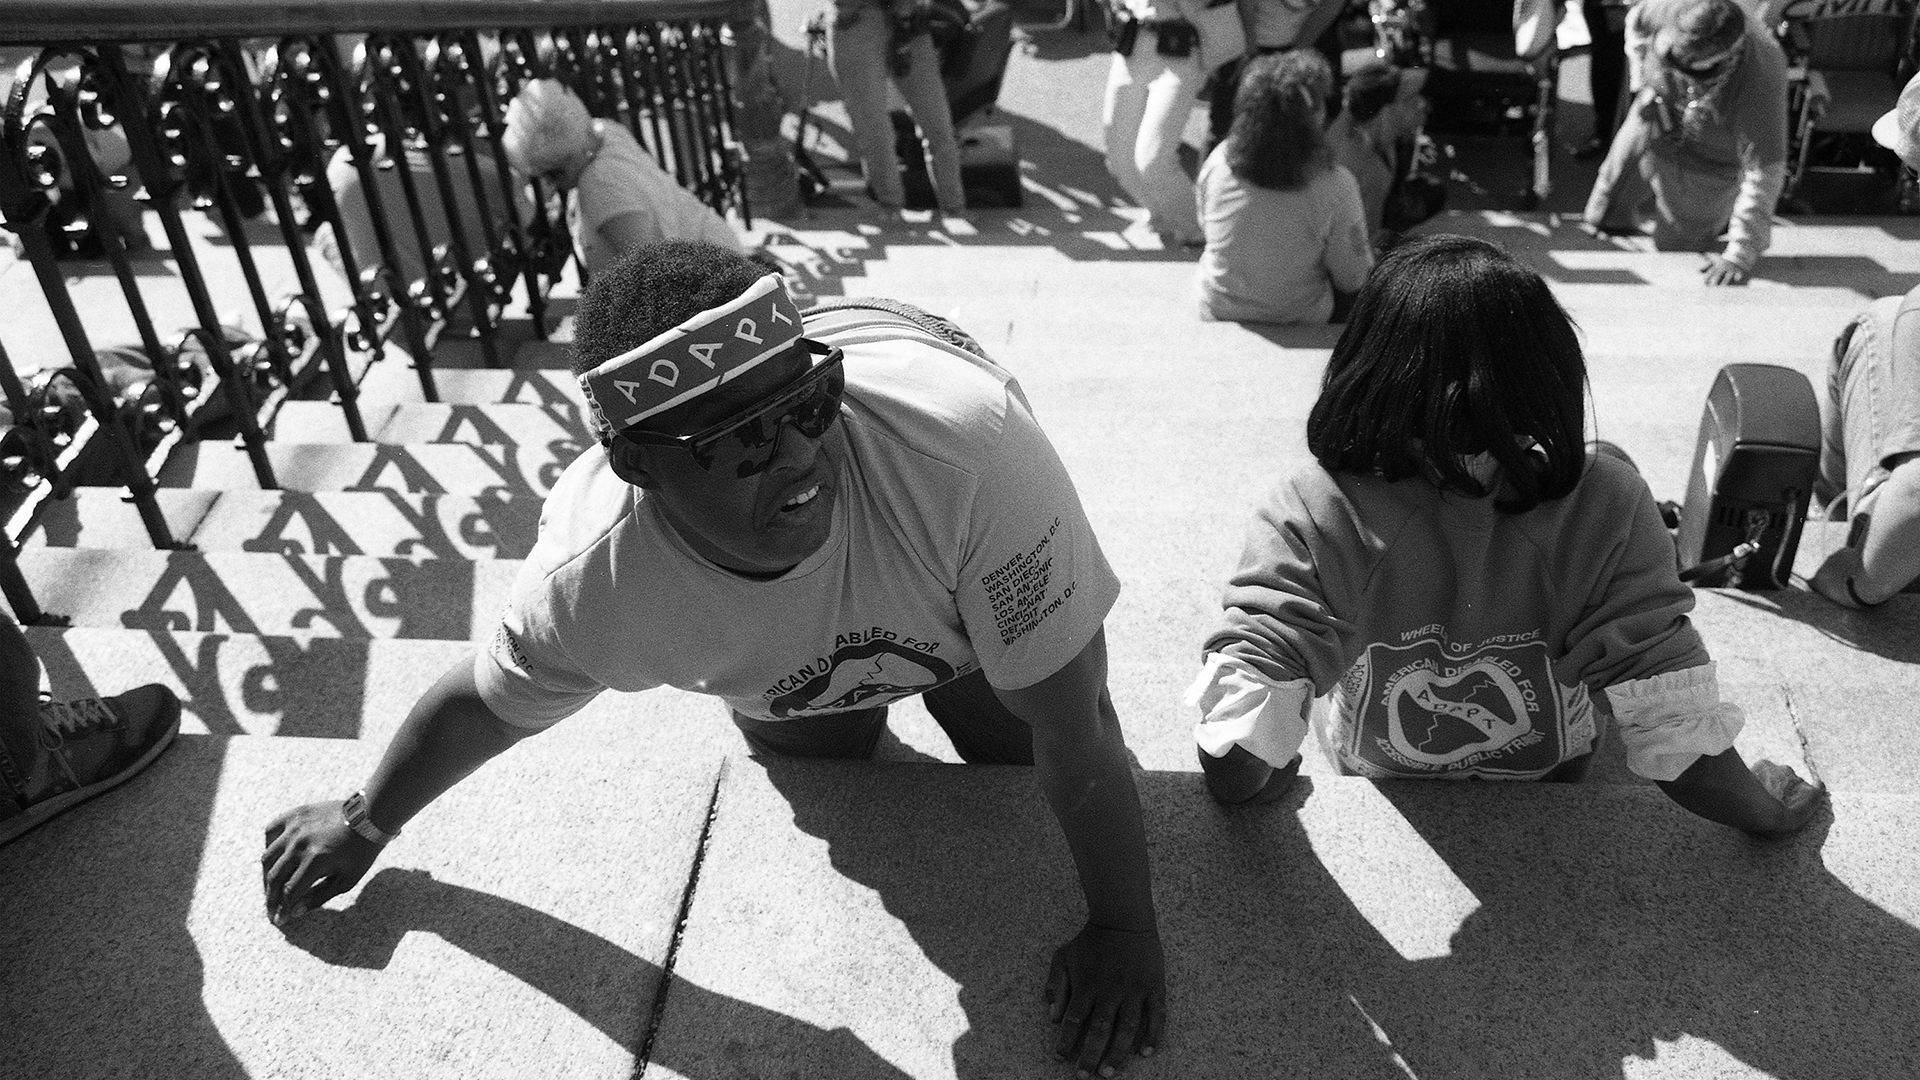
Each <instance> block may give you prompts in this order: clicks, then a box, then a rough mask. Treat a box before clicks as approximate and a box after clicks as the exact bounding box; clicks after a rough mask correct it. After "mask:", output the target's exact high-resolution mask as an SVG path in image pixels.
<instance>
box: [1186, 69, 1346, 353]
mask: <svg viewBox="0 0 1920 1080" xmlns="http://www.w3.org/2000/svg"><path fill="white" fill-rule="evenodd" d="M1332 92H1333V70H1332V69H1331V68H1329V67H1328V66H1327V62H1326V60H1325V59H1323V58H1322V57H1321V56H1320V54H1319V53H1316V52H1313V51H1311V50H1306V49H1295V50H1293V51H1291V52H1283V53H1276V54H1273V55H1270V56H1261V57H1256V58H1255V59H1254V60H1252V61H1251V62H1250V63H1248V64H1247V69H1246V74H1245V76H1244V77H1243V78H1242V80H1241V82H1240V89H1239V92H1238V93H1237V94H1236V95H1235V96H1234V115H1233V126H1232V127H1231V128H1230V129H1229V130H1228V132H1227V137H1226V139H1225V140H1224V141H1223V142H1221V144H1220V145H1219V146H1216V147H1214V149H1213V153H1211V154H1209V155H1207V160H1206V162H1205V163H1204V164H1202V165H1201V166H1200V176H1199V179H1198V181H1197V182H1196V185H1195V188H1194V193H1195V199H1196V201H1197V202H1198V205H1199V212H1200V227H1201V229H1202V231H1203V232H1205V233H1206V238H1207V245H1206V249H1205V250H1203V251H1202V252H1201V253H1200V270H1199V289H1200V317H1201V318H1203V319H1231V320H1237V321H1242V322H1267V323H1324V322H1326V321H1327V320H1328V319H1329V318H1331V317H1332V315H1333V311H1334V307H1335V303H1334V299H1335V293H1336V292H1337V293H1352V292H1353V291H1354V290H1356V289H1358V288H1359V287H1360V283H1361V282H1362V281H1364V280H1366V276H1367V269H1368V267H1370V266H1372V265H1373V252H1372V249H1371V248H1369V247H1368V244H1367V224H1366V214H1365V212H1364V211H1363V210H1362V209H1361V206H1360V187H1359V185H1358V184H1357V183H1355V181H1354V178H1353V174H1352V173H1350V172H1348V171H1347V170H1346V168H1345V167H1344V166H1341V165H1337V164H1335V163H1334V161H1333V154H1332V152H1331V151H1330V150H1329V149H1328V147H1327V135H1326V115H1327V98H1328V95H1330V94H1331V93H1332Z"/></svg>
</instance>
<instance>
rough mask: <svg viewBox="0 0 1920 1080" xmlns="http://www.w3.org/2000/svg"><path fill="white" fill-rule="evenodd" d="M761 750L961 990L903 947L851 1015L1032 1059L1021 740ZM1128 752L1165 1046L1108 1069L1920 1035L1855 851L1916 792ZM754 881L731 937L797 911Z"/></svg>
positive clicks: (1035, 959)
mask: <svg viewBox="0 0 1920 1080" xmlns="http://www.w3.org/2000/svg"><path fill="white" fill-rule="evenodd" d="M762 764H763V765H764V767H765V770H766V777H767V779H768V780H769V781H770V782H771V784H772V786H773V787H774V788H776V789H777V790H778V792H779V794H780V795H781V796H784V798H785V801H786V803H787V805H788V806H789V807H790V808H791V810H792V813H793V820H794V823H795V825H796V826H797V827H798V828H799V830H800V831H801V832H803V833H806V834H808V835H809V836H812V837H817V838H819V839H821V840H824V841H825V842H826V845H827V853H826V854H827V858H828V859H829V861H830V862H831V866H832V870H833V871H835V872H836V873H838V874H839V875H843V876H844V877H845V878H847V879H849V880H851V881H852V882H854V883H857V884H858V885H859V886H864V887H865V888H867V889H871V890H873V892H874V893H875V894H877V897H878V899H879V901H880V902H881V903H882V904H883V905H884V907H885V911H886V913H887V915H889V916H891V917H893V918H895V919H897V920H899V923H900V926H901V928H903V929H904V930H905V932H906V933H907V934H908V935H909V936H910V938H911V942H912V946H913V947H914V948H917V949H918V950H919V951H920V952H921V953H922V954H924V961H925V962H926V963H928V964H930V965H932V966H933V967H934V968H937V969H938V973H939V976H944V977H945V978H946V979H950V980H952V982H953V984H955V987H954V989H955V992H956V994H957V1000H958V1004H959V1008H960V1010H961V1012H962V1013H963V1014H964V1026H961V1025H959V1024H952V1025H948V1026H944V1027H941V1026H937V1025H935V1024H932V1023H929V1022H928V1021H927V1019H926V1016H925V1006H924V1005H921V1004H919V1003H918V1002H919V1001H920V1000H921V999H922V997H923V994H922V991H921V990H920V989H919V986H920V985H921V984H924V983H928V982H933V983H940V982H941V979H940V978H939V977H938V976H933V977H931V978H930V977H929V976H928V975H927V974H926V973H920V974H915V975H913V976H912V978H911V979H910V980H908V981H906V982H903V983H902V984H901V985H900V987H899V988H898V989H896V990H895V992H893V993H892V994H890V995H887V996H885V997H875V998H873V999H872V1000H873V1001H883V1002H884V1005H885V1008H884V1012H883V1014H882V1015H881V1016H878V1017H875V1016H869V1017H867V1018H866V1019H867V1022H869V1023H875V1024H882V1025H885V1026H884V1030H886V1031H889V1032H891V1031H893V1030H895V1029H916V1030H917V1031H918V1032H919V1033H920V1035H919V1037H922V1038H936V1037H937V1038H939V1039H941V1040H943V1042H942V1045H941V1046H939V1047H937V1048H935V1049H934V1050H933V1051H927V1048H926V1047H924V1046H923V1047H921V1048H920V1049H921V1050H922V1051H927V1052H941V1051H945V1050H946V1049H947V1047H946V1045H945V1043H944V1040H946V1039H948V1038H949V1037H950V1038H951V1071H950V1074H951V1075H953V1076H956V1077H959V1078H961V1080H973V1078H979V1077H987V1076H1001V1075H1008V1074H1010V1073H1016V1074H1022V1075H1047V1073H1045V1072H1044V1071H1043V1070H1045V1069H1047V1068H1049V1067H1050V1065H1049V1063H1050V1062H1051V1049H1052V1039H1053V1029H1052V1028H1051V1027H1050V1026H1049V1025H1048V1023H1047V1021H1046V1018H1045V1015H1044V1012H1043V1009H1042V1005H1041V1001H1040V997H1041V993H1040V991H1041V986H1042V981H1043V979H1044V977H1045V974H1046V971H1047V962H1048V958H1049V956H1050V954H1051V952H1052V949H1053V948H1054V947H1055V946H1057V945H1058V944H1059V943H1060V942H1061V941H1063V940H1065V939H1066V937H1068V936H1069V935H1070V934H1072V933H1073V932H1074V931H1075V930H1077V929H1078V922H1079V919H1080V918H1081V912H1082V911H1083V910H1084V909H1083V908H1082V907H1081V906H1080V899H1079V895H1078V889H1077V887H1076V885H1075V883H1074V879H1073V875H1072V864H1071V862H1070V860H1069V858H1068V855H1067V852H1066V850H1065V845H1064V842H1063V841H1062V840H1061V839H1060V837H1059V831H1058V827H1057V825H1055V824H1054V823H1053V821H1052V820H1051V815H1050V814H1049V813H1048V812H1047V810H1046V808H1045V805H1044V803H1043V802H1042V801H1041V800H1040V799H1038V798H1037V797H1036V796H1035V795H1034V794H1033V792H1032V778H1031V775H1030V770H1026V769H1018V768H1004V767H1001V768H994V767H955V766H949V765H934V766H913V765H907V766H894V767H887V768H881V769H875V768H874V767H872V766H860V765H848V764H844V763H821V762H798V761H784V760H769V761H765V762H763V763H762ZM853 770H859V771H858V772H855V771H853ZM1137 782H1138V784H1139V788H1140V792H1141V800H1142V803H1143V806H1144V808H1145V810H1146V817H1147V823H1148V840H1149V845H1150V853H1151V856H1152V859H1153V862H1154V871H1155V892H1156V897H1157V902H1158V905H1159V910H1160V925H1161V933H1162V938H1163V941H1164V943H1165V946H1166V954H1167V959H1168V987H1169V1022H1168V1032H1167V1037H1166V1040H1165V1042H1164V1043H1163V1044H1162V1047H1161V1050H1162V1052H1161V1054H1160V1055H1159V1056H1157V1057H1156V1058H1155V1059H1153V1060H1152V1061H1144V1062H1143V1061H1138V1060H1136V1061H1133V1062H1132V1063H1130V1064H1129V1066H1128V1075H1137V1076H1142V1077H1146V1076H1179V1077H1181V1078H1182V1080H1189V1078H1193V1080H1211V1078H1215V1077H1217V1078H1220V1080H1227V1078H1235V1080H1238V1078H1242V1077H1245V1076H1262V1077H1269V1076H1271V1077H1293V1076H1297V1077H1303V1078H1304V1077H1320V1076H1343V1077H1380V1078H1383V1080H1385V1078H1396V1080H1403V1078H1404V1077H1406V1076H1409V1075H1413V1076H1418V1077H1420V1078H1422V1080H1436V1078H1440V1080H1445V1078H1451V1077H1460V1078H1469V1077H1471V1078H1479V1077H1487V1076H1541V1077H1554V1078H1556V1080H1587V1078H1594V1080H1620V1078H1623V1077H1625V1076H1627V1075H1629V1074H1630V1073H1631V1072H1633V1070H1632V1069H1631V1068H1630V1064H1629V1059H1639V1060H1645V1059H1653V1058H1658V1059H1660V1066H1659V1067H1660V1069H1661V1072H1662V1074H1663V1075H1673V1074H1686V1075H1706V1074H1709V1073H1712V1072H1713V1071H1714V1070H1715V1069H1716V1068H1718V1069H1722V1070H1724V1069H1725V1068H1727V1067H1736V1068H1737V1067H1741V1066H1735V1065H1734V1064H1733V1062H1732V1061H1730V1060H1729V1058H1731V1059H1737V1061H1738V1062H1740V1063H1745V1067H1751V1068H1752V1069H1754V1070H1756V1071H1759V1070H1764V1071H1766V1072H1767V1073H1768V1074H1770V1075H1774V1076H1778V1077H1782V1078H1798V1077H1833V1076H1873V1077H1878V1076H1891V1075H1908V1074H1910V1073H1911V1072H1912V1071H1913V1069H1912V1066H1913V1064H1914V1063H1916V1062H1920V1033H1916V1031H1915V1029H1914V1028H1913V1025H1912V1024H1911V1023H1909V1022H1908V1019H1907V1018H1906V1016H1905V1011H1906V1010H1907V1009H1909V1008H1910V1004H1911V1002H1912V1001H1913V1000H1915V998H1916V991H1920V933H1916V931H1915V929H1914V928H1913V926H1911V925H1909V922H1908V921H1903V919H1905V920H1911V919H1912V918H1914V917H1915V916H1914V914H1913V913H1912V912H1903V913H1896V912H1895V911H1889V910H1887V909H1886V908H1885V907H1883V906H1881V904H1880V903H1877V902H1876V901H1875V900H1874V899H1872V898H1871V896H1881V897H1882V898H1883V899H1890V901H1891V902H1893V903H1895V904H1896V905H1897V903H1898V902H1899V901H1898V897H1899V894H1898V893H1897V891H1888V887H1887V886H1886V885H1884V883H1885V882H1886V881H1888V879H1889V877H1890V875H1889V874H1888V873H1887V872H1886V870H1885V869H1883V868H1876V867H1875V865H1874V864H1873V863H1872V861H1871V859H1872V858H1873V857H1874V853H1879V852H1885V851H1889V850H1898V849H1899V847H1900V845H1901V844H1902V843H1904V842H1905V841H1903V840H1902V839H1901V837H1902V835H1903V833H1902V830H1903V829H1910V828H1911V827H1912V822H1911V821H1906V820H1904V819H1903V818H1901V817H1900V815H1901V814H1904V815H1905V817H1906V818H1911V816H1912V812H1911V810H1899V811H1897V812H1890V813H1889V814H1887V815H1885V820H1880V818H1879V817H1877V816H1876V815H1877V813H1878V812H1877V811H1874V810H1872V809H1871V808H1866V809H1862V808H1860V807H1858V806H1857V805H1856V806H1852V807H1849V808H1848V809H1847V815H1848V816H1847V817H1846V818H1845V819H1844V821H1843V824H1844V825H1845V829H1844V830H1841V829H1837V828H1836V830H1835V832H1836V836H1839V835H1841V834H1842V833H1843V832H1844V833H1845V834H1846V835H1845V838H1844V839H1843V840H1842V841H1841V843H1840V846H1839V847H1838V848H1837V849H1830V846H1829V845H1828V844H1827V843H1826V833H1827V830H1828V829H1829V828H1830V827H1833V825H1832V818H1831V816H1829V817H1828V818H1826V819H1825V820H1823V821H1822V822H1820V823H1819V824H1817V825H1816V826H1815V827H1813V828H1811V829H1810V830H1809V831H1807V832H1806V833H1804V834H1803V835H1801V836H1799V837H1796V838H1794V839H1792V840H1789V841H1785V842H1781V843H1758V842H1755V841H1752V840H1749V839H1748V838H1746V837H1744V836H1742V835H1740V834H1738V833H1736V832H1733V831H1732V830H1727V829H1723V828H1721V827H1720V826H1716V825H1711V824H1708V823H1706V822H1702V821H1700V820H1699V819H1697V818H1694V817H1693V816H1691V815H1689V814H1687V813H1686V812H1685V811H1682V810H1680V809H1679V808H1678V807H1676V806H1673V805H1672V804H1671V803H1669V802H1668V801H1667V800H1666V799H1665V798H1663V797H1662V796H1661V795H1660V794H1659V793H1658V792H1657V791H1655V790H1653V789H1651V788H1638V789H1623V788H1621V787H1618V786H1605V785H1592V784H1587V785H1511V786H1507V785H1492V784H1473V785H1464V784H1462V785H1443V784H1427V785H1419V784H1407V783H1399V784H1394V783H1382V784H1373V783H1370V782H1367V781H1363V780H1358V779H1348V778H1329V779H1327V780H1326V781H1324V782H1321V783H1316V782H1315V781H1314V780H1313V779H1311V778H1302V779H1301V780H1300V781H1299V782H1298V783H1297V784H1296V786H1295V789H1294V790H1293V791H1292V792H1290V793H1289V795H1288V796H1287V797H1286V798H1285V799H1283V800H1282V801H1281V802H1279V803H1276V804H1274V805H1272V806H1266V807H1244V808H1234V809H1231V810H1224V809H1222V808H1220V807H1218V806H1216V805H1214V804H1213V803H1212V802H1211V800H1210V799H1208V797H1207V795H1206V793H1205V791H1204V786H1203V783H1202V781H1201V779H1200V777H1199V776H1198V775H1197V774H1193V773H1184V772H1147V773H1141V774H1139V775H1138V777H1137ZM1463 800H1470V802H1463ZM724 813H725V808H724V806H723V817H724ZM805 848H806V845H804V844H799V845H795V844H786V845H777V846H776V848H774V849H767V848H759V849H756V850H757V851H758V852H760V854H761V860H762V861H761V862H760V863H759V864H757V866H756V870H757V872H759V873H761V874H763V875H764V876H765V880H767V881H780V880H789V881H792V880H795V879H794V878H792V877H787V878H783V877H782V874H791V873H792V869H791V867H790V866H789V861H790V860H792V859H796V858H801V859H804V858H805V857H806V856H804V854H800V855H795V854H789V852H801V851H804V849H805ZM776 852H777V853H776ZM1830 865H1832V866H1833V867H1834V868H1833V869H1830V868H1829V866H1830ZM1842 868H1845V872H1851V873H1853V874H1855V875H1858V876H1859V877H1860V879H1861V880H1866V881H1871V882H1873V883H1874V884H1872V885H1867V886H1862V888H1863V890H1864V891H1865V893H1866V894H1868V895H1863V892H1856V891H1855V888H1854V887H1853V886H1851V885H1849V884H1848V882H1847V881H1846V880H1843V879H1842V878H1841V877H1840V876H1839V874H1838V873H1837V872H1836V871H1839V870H1842ZM1891 877H1892V878H1893V880H1894V881H1896V882H1897V881H1898V880H1899V879H1898V875H1897V873H1896V874H1893V875H1891ZM808 887H809V888H811V887H812V886H808ZM1894 888H1896V889H1897V885H1896V886H1894ZM794 895H795V896H800V895H802V894H801V893H795V894H794ZM791 906H794V907H796V908H804V909H805V911H804V914H799V913H796V914H795V915H793V916H792V918H794V919H796V920H803V921H804V924H806V925H819V924H826V925H827V927H828V929H826V930H824V931H821V933H822V934H824V935H825V936H828V937H831V938H833V940H835V941H836V942H837V943H838V946H837V947H838V948H840V949H841V950H842V951H865V952H869V953H872V954H873V956H874V957H876V958H878V957H888V958H890V959H889V960H888V963H892V964H897V962H898V961H897V957H894V956H893V954H894V953H897V951H898V946H897V945H894V944H892V943H891V942H890V941H889V939H888V938H887V936H886V934H885V933H883V932H881V931H869V930H867V929H866V928H865V927H866V926H868V925H872V924H873V923H874V920H872V918H871V915H870V914H869V915H868V916H867V917H866V922H865V923H864V924H861V923H854V922H853V921H852V920H853V918H854V917H853V916H844V915H836V914H834V913H832V912H830V911H829V910H828V909H827V908H826V907H824V906H823V905H821V904H817V903H815V904H807V903H792V905H791ZM1909 906H1911V905H1909ZM756 910H757V911H759V912H761V921H762V922H764V923H765V925H764V926H760V927H755V928H752V929H747V928H744V927H741V928H739V929H738V930H736V933H737V934H740V935H743V936H744V937H745V938H746V939H749V940H743V941H740V942H736V943H735V945H734V947H735V948H748V949H752V948H755V947H758V948H778V947H780V946H781V945H782V944H783V943H785V942H787V941H789V940H792V939H793V938H794V937H795V936H796V935H797V934H798V933H800V932H801V931H800V930H799V928H800V927H801V926H802V925H803V923H802V922H795V923H791V924H790V923H788V922H786V921H783V920H785V919H786V918H787V916H785V915H783V914H781V907H780V905H773V906H772V907H768V906H767V905H766V904H764V903H763V904H762V905H761V906H760V907H758V908H756ZM836 919H842V920H845V922H846V924H845V925H835V920H836ZM733 925H737V921H736V923H735V924H733ZM836 962H838V959H836ZM874 962H875V963H878V962H879V961H878V960H875V961H874ZM896 978H898V977H897V976H896ZM942 985H944V983H943V984H942ZM845 1007H847V1008H852V1009H859V1008H866V1009H869V1010H871V1009H872V1008H873V1005H872V1004H868V1005H865V1006H861V1005H854V1006H845ZM859 1022H860V1021H859V1020H857V1019H856V1021H855V1027H856V1030H858V1029H859ZM874 1030H875V1031H876V1032H877V1031H880V1030H883V1028H880V1027H876V1028H875V1029H874ZM949 1032H951V1033H952V1034H951V1035H950V1036H949V1034H948V1033H949ZM869 1037H870V1038H871V1037H872V1036H871V1035H870V1036H869ZM776 1053H777V1048H775V1047H762V1048H760V1049H759V1050H758V1051H757V1054H758V1055H761V1056H766V1057H768V1059H769V1061H771V1060H777V1059H776V1058H774V1055H775V1054H776ZM888 1056H889V1057H890V1058H892V1059H894V1060H900V1058H899V1056H898V1054H895V1053H889V1054H888ZM923 1060H924V1059H923ZM942 1064H943V1067H942V1068H939V1069H928V1068H925V1067H924V1066H922V1067H917V1068H916V1069H915V1070H914V1071H915V1072H916V1073H921V1072H926V1073H929V1074H934V1075H948V1074H949V1071H948V1069H947V1068H946V1067H944V1062H943V1063H942ZM839 1075H843V1076H846V1077H848V1078H857V1077H860V1076H863V1075H865V1074H863V1073H860V1072H858V1071H856V1070H850V1069H849V1070H843V1071H842V1072H841V1073H840V1074H839Z"/></svg>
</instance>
